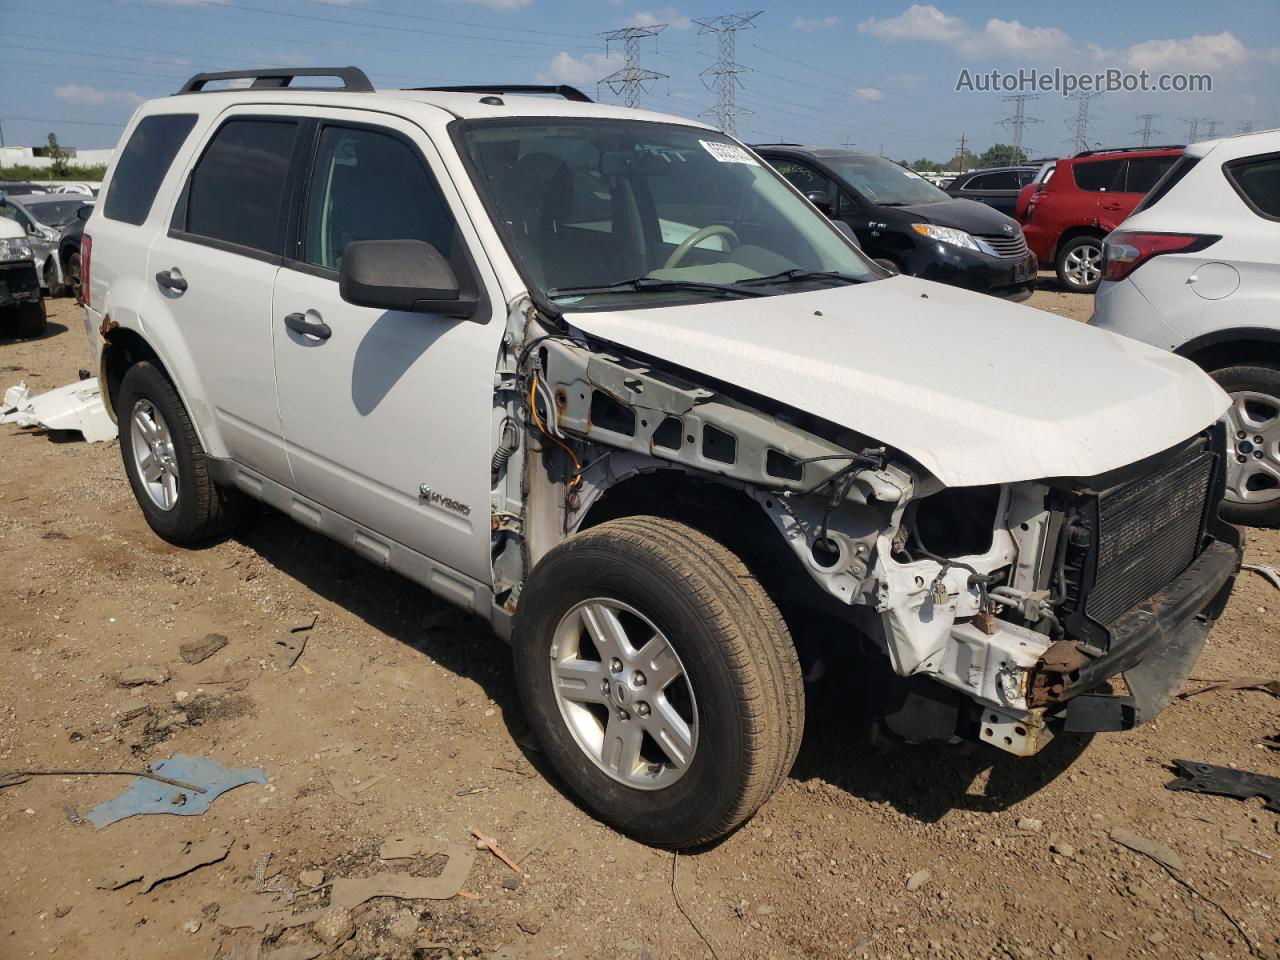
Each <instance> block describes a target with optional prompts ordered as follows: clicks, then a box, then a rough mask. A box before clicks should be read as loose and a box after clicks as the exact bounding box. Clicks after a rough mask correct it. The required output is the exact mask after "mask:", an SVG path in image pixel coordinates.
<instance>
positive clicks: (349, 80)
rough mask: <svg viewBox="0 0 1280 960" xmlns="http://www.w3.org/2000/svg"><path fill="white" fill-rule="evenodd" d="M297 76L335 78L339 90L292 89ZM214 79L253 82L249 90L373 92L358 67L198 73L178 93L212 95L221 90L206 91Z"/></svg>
mask: <svg viewBox="0 0 1280 960" xmlns="http://www.w3.org/2000/svg"><path fill="white" fill-rule="evenodd" d="M298 77H336V78H337V79H339V80H341V81H342V86H341V88H335V87H295V86H293V85H292V84H293V81H294V80H295V79H297V78H298ZM217 80H252V81H253V83H252V84H250V86H249V89H250V90H282V89H284V88H286V87H287V88H289V89H290V90H334V89H340V90H342V91H345V92H347V93H373V84H372V83H370V82H369V78H368V77H367V76H365V72H364V71H363V70H361V69H360V68H359V67H267V68H263V69H259V70H223V71H220V72H218V73H197V74H196V75H195V76H194V77H192V78H191V79H190V80H188V81H187V82H186V83H184V84H183V85H182V89H181V90H179V91H178V93H179V94H183V93H215V92H219V93H220V92H222V91H213V90H205V84H208V83H213V82H215V81H217Z"/></svg>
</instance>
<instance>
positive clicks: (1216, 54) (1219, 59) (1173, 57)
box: [1125, 30, 1249, 70]
mask: <svg viewBox="0 0 1280 960" xmlns="http://www.w3.org/2000/svg"><path fill="white" fill-rule="evenodd" d="M1248 59H1249V50H1248V48H1247V47H1245V45H1244V44H1243V43H1241V42H1240V41H1239V40H1238V39H1237V38H1236V36H1235V34H1233V33H1230V32H1228V31H1225V30H1224V31H1223V32H1222V33H1215V34H1196V35H1195V36H1194V37H1186V38H1184V39H1169V40H1148V41H1146V42H1145V43H1135V44H1134V45H1133V46H1131V47H1130V48H1129V49H1128V50H1126V51H1125V63H1126V64H1127V65H1128V66H1129V67H1131V68H1133V69H1134V70H1177V69H1182V70H1221V69H1223V68H1224V67H1233V66H1236V65H1238V64H1241V63H1244V62H1245V61H1246V60H1248Z"/></svg>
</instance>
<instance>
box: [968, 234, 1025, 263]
mask: <svg viewBox="0 0 1280 960" xmlns="http://www.w3.org/2000/svg"><path fill="white" fill-rule="evenodd" d="M975 239H976V240H977V241H978V246H980V247H982V248H983V251H984V252H985V253H989V254H991V255H992V256H993V257H1001V258H1004V259H1007V260H1011V259H1013V258H1014V257H1024V256H1026V254H1027V238H1026V237H1024V236H1023V235H1022V231H1021V230H1019V231H1018V232H1017V233H1015V234H1014V235H1013V236H1008V235H1005V234H984V235H982V236H978V237H976V238H975Z"/></svg>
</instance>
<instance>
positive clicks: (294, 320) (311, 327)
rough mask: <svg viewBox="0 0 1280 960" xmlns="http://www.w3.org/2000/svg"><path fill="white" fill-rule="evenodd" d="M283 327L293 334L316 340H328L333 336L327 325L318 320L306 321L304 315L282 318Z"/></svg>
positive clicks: (294, 314) (291, 315)
mask: <svg viewBox="0 0 1280 960" xmlns="http://www.w3.org/2000/svg"><path fill="white" fill-rule="evenodd" d="M284 325H285V326H286V327H288V328H289V329H290V330H292V331H293V332H294V333H300V334H302V335H303V336H304V337H314V338H315V339H317V340H328V339H329V338H330V337H331V336H333V330H331V329H330V328H329V325H328V324H327V323H324V322H323V321H320V320H314V321H313V320H308V319H307V315H306V314H305V313H290V314H288V315H287V316H286V317H285V318H284Z"/></svg>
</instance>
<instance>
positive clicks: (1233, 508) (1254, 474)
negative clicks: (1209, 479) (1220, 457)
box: [1209, 364, 1280, 527]
mask: <svg viewBox="0 0 1280 960" xmlns="http://www.w3.org/2000/svg"><path fill="white" fill-rule="evenodd" d="M1209 375H1210V376H1211V377H1213V379H1214V380H1216V381H1217V382H1218V386H1220V387H1222V389H1223V390H1225V391H1227V393H1228V394H1230V395H1231V399H1232V404H1231V408H1230V409H1229V410H1228V411H1227V422H1228V424H1229V426H1228V433H1227V443H1228V444H1230V445H1231V447H1232V448H1233V449H1231V450H1230V451H1229V453H1228V456H1227V496H1226V499H1224V500H1223V501H1222V507H1221V513H1222V516H1223V518H1224V519H1226V520H1229V521H1230V522H1232V523H1238V524H1244V525H1245V526H1250V527H1264V526H1266V527H1274V526H1280V370H1278V369H1276V368H1275V367H1264V366H1255V365H1250V364H1241V365H1238V366H1231V367H1221V368H1219V369H1217V370H1212V371H1210V374H1209ZM1241 434H1243V436H1241ZM1259 437H1261V438H1262V441H1263V442H1262V443H1261V444H1259V443H1258V442H1257V440H1258V438H1259ZM1258 453H1261V454H1262V456H1261V457H1258V456H1257V454H1258Z"/></svg>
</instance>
